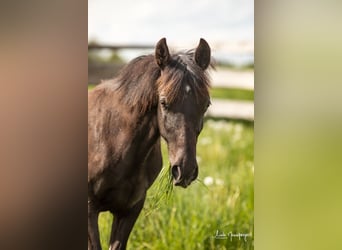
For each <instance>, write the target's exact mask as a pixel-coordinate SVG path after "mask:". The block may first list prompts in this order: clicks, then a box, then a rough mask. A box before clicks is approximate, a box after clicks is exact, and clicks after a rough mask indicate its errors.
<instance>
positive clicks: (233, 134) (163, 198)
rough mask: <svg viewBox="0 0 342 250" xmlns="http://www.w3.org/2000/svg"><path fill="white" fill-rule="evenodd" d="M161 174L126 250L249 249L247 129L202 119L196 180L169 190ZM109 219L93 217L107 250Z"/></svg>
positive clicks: (250, 137) (250, 143)
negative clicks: (188, 184) (185, 185)
mask: <svg viewBox="0 0 342 250" xmlns="http://www.w3.org/2000/svg"><path fill="white" fill-rule="evenodd" d="M162 149H163V158H164V159H163V162H164V167H163V171H162V172H161V174H160V175H159V177H158V178H157V180H156V181H155V183H154V184H153V186H152V187H151V188H150V189H149V191H148V194H147V199H146V202H145V206H144V209H143V211H142V212H141V214H140V216H139V218H138V220H137V222H136V224H135V227H134V229H133V231H132V233H131V236H130V239H129V242H128V246H127V248H128V249H137V250H139V249H161V250H163V249H165V250H174V249H175V250H176V249H177V250H178V249H182V250H194V249H254V206H253V204H254V162H253V158H254V155H253V152H254V127H253V123H244V122H238V121H227V120H212V119H207V120H206V122H205V125H204V128H203V131H202V133H201V134H200V136H199V140H198V144H197V157H198V159H197V160H198V164H199V177H198V180H197V181H195V182H193V183H192V184H191V185H190V186H189V187H188V188H186V189H183V188H180V187H172V185H169V175H168V164H169V163H168V156H167V150H166V145H165V143H163V145H162ZM112 220H113V218H112V216H111V214H110V213H108V212H105V213H101V214H100V217H99V224H100V232H101V244H102V247H103V249H108V240H109V235H110V228H111V226H110V225H111V222H112Z"/></svg>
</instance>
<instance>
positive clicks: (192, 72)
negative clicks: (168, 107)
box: [157, 50, 210, 103]
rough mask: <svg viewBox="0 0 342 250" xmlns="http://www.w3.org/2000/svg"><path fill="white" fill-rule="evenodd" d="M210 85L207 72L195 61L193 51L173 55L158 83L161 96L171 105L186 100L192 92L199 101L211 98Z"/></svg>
mask: <svg viewBox="0 0 342 250" xmlns="http://www.w3.org/2000/svg"><path fill="white" fill-rule="evenodd" d="M209 83H210V79H209V75H208V73H207V71H204V70H202V69H201V68H200V67H199V66H198V65H197V64H196V63H195V61H194V51H193V50H190V51H188V52H180V53H178V54H175V55H173V56H172V60H171V62H170V64H169V66H167V67H165V69H164V70H163V73H162V74H161V76H160V77H159V79H158V82H157V84H158V93H159V95H162V96H163V97H164V98H166V99H167V101H168V102H169V103H172V102H174V101H175V100H177V99H178V98H180V99H184V97H185V96H186V95H187V94H188V92H189V91H190V90H192V92H193V93H194V95H195V97H196V99H197V101H199V100H200V98H209V87H210V84H209Z"/></svg>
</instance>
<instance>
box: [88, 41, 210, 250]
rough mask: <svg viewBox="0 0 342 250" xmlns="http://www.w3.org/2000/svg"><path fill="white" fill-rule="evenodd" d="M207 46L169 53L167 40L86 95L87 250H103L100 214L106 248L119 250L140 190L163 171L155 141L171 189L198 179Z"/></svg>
mask: <svg viewBox="0 0 342 250" xmlns="http://www.w3.org/2000/svg"><path fill="white" fill-rule="evenodd" d="M209 65H210V47H209V45H208V43H207V42H206V41H205V40H204V39H201V40H200V43H199V45H198V47H197V48H196V49H195V50H192V51H189V52H184V53H178V54H173V55H172V54H170V53H169V49H168V47H167V44H166V39H165V38H163V39H161V40H160V41H159V42H158V44H157V45H156V50H155V55H154V56H153V55H147V56H141V57H138V58H136V59H134V60H133V61H131V62H130V63H129V64H128V65H127V66H126V67H124V68H123V70H122V71H121V72H120V73H119V75H118V76H117V77H116V78H114V79H112V80H108V81H105V82H103V83H101V84H100V85H98V86H97V87H96V88H95V89H93V90H92V91H90V92H89V96H88V249H93V250H94V249H101V246H100V240H99V230H98V222H97V220H98V214H99V212H101V211H108V210H109V211H110V212H111V213H113V215H114V222H113V225H112V231H111V237H110V249H125V248H126V244H127V240H128V236H129V234H130V232H131V230H132V228H133V225H134V223H135V221H136V219H137V217H138V215H139V213H140V211H141V209H142V207H143V205H144V201H145V197H146V191H147V189H148V188H149V187H150V186H151V185H152V183H153V181H154V180H155V179H156V177H157V175H158V174H159V172H160V170H161V168H162V155H161V149H160V137H163V138H164V139H165V141H166V142H167V145H168V152H169V160H170V166H171V174H172V176H173V182H174V184H175V185H176V186H182V187H184V188H185V187H187V186H188V185H190V183H191V182H192V181H194V180H195V179H196V178H197V175H198V166H197V161H196V143H197V137H198V135H199V133H200V132H201V130H202V126H203V116H204V113H205V111H206V109H207V107H208V106H209V104H210V99H209V93H208V87H209V79H208V75H207V73H206V69H207V68H208V66H209Z"/></svg>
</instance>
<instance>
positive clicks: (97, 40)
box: [88, 0, 254, 249]
mask: <svg viewBox="0 0 342 250" xmlns="http://www.w3.org/2000/svg"><path fill="white" fill-rule="evenodd" d="M162 37H166V39H167V43H168V46H169V48H170V49H171V53H172V51H175V52H176V51H179V50H189V49H192V48H195V47H197V45H198V43H199V39H200V38H204V39H205V40H206V41H207V42H208V43H209V45H210V47H211V49H212V57H213V60H214V62H215V65H216V69H215V70H211V72H210V76H211V78H212V88H211V91H210V94H211V100H212V105H211V106H210V108H209V110H208V112H207V114H206V123H205V126H204V129H203V131H202V133H201V135H200V137H199V140H198V145H197V160H198V163H199V166H200V173H199V178H198V181H197V182H195V183H194V184H193V185H191V186H190V187H189V188H187V189H186V190H181V189H178V188H175V189H173V190H172V193H171V195H170V194H169V193H168V194H166V191H167V190H169V189H168V188H167V171H168V156H167V150H166V145H165V143H164V144H163V145H162V149H163V158H164V169H163V171H162V174H160V176H159V177H158V179H157V180H156V182H155V183H154V185H153V186H152V187H151V189H150V190H149V192H148V197H147V201H146V203H145V207H144V210H143V212H142V214H141V215H140V217H139V219H138V221H137V224H136V226H135V228H134V230H133V231H132V234H131V238H130V240H129V245H128V248H130V249H254V214H253V213H254V188H253V183H254V2H253V0H243V1H232V0H228V1H227V0H210V1H209V0H200V1H195V0H190V1H181V0H175V1H168V2H165V1H156V0H151V1H147V0H143V1H141V0H139V1H138V0H133V1H110V0H96V1H95V0H89V1H88V89H89V90H90V89H92V88H93V87H94V86H96V84H98V83H100V82H101V80H105V79H108V78H112V77H115V75H116V74H117V72H118V70H120V68H121V67H123V66H124V65H125V64H126V63H127V62H129V61H130V60H131V59H133V58H135V57H137V56H139V55H144V54H151V53H154V47H155V44H156V43H157V42H158V41H159V40H160V39H161V38H162ZM169 191H170V190H169ZM112 219H113V218H112V216H111V215H110V214H109V213H102V214H101V216H100V219H99V221H100V230H101V242H102V246H103V248H104V249H106V248H108V240H109V233H110V228H111V227H110V225H111V221H112ZM232 234H235V235H238V234H244V235H246V237H245V238H241V237H240V238H239V237H232V236H231V235H232Z"/></svg>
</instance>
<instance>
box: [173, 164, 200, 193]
mask: <svg viewBox="0 0 342 250" xmlns="http://www.w3.org/2000/svg"><path fill="white" fill-rule="evenodd" d="M171 174H172V177H173V184H174V185H175V186H181V187H183V188H186V187H187V186H189V185H190V184H191V182H193V181H194V180H196V178H197V176H198V167H197V166H196V167H195V168H194V170H193V171H192V172H191V174H190V175H185V174H184V170H183V169H182V167H181V166H179V165H174V166H172V167H171Z"/></svg>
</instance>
